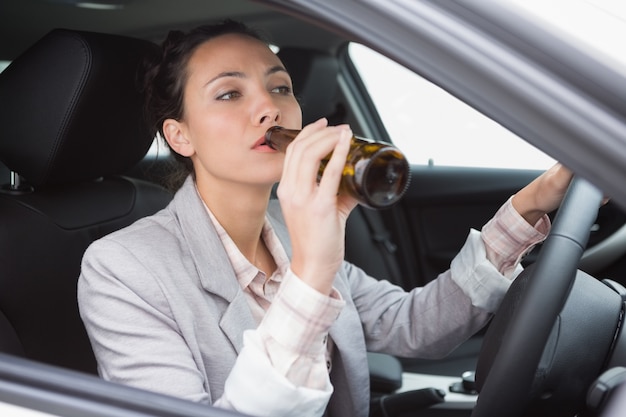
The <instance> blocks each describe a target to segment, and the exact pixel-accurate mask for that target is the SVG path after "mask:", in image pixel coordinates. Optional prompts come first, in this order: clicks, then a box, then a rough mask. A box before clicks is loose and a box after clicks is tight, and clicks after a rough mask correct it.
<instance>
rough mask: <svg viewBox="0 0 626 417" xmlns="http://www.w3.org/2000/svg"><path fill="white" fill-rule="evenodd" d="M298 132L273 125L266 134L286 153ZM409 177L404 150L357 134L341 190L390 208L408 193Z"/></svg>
mask: <svg viewBox="0 0 626 417" xmlns="http://www.w3.org/2000/svg"><path fill="white" fill-rule="evenodd" d="M298 133H300V130H297V129H285V128H283V127H281V126H273V127H271V128H269V129H268V131H267V132H266V133H265V143H266V144H267V145H268V146H269V147H270V148H272V149H275V150H277V151H280V152H285V150H286V149H287V145H289V143H291V141H292V140H293V139H295V137H296V136H297V135H298ZM329 159H330V155H328V156H327V157H326V158H324V159H323V160H322V162H321V164H320V169H319V172H318V175H317V178H318V181H319V180H320V179H321V177H322V173H323V172H324V168H325V167H326V164H327V163H328V160H329ZM409 178H410V168H409V163H408V161H407V159H406V157H405V156H404V154H403V153H402V152H400V150H398V149H397V148H395V147H394V146H392V145H391V144H389V143H385V142H377V141H374V140H371V139H365V138H361V137H357V136H353V137H352V141H351V143H350V151H349V153H348V157H347V159H346V165H345V166H344V168H343V174H342V178H341V183H340V185H339V193H348V194H350V195H351V196H353V197H354V198H356V199H357V200H358V201H359V203H360V204H361V205H364V206H366V207H369V208H374V209H381V208H386V207H389V206H391V205H392V204H394V203H396V202H397V201H398V200H399V199H400V198H401V197H402V196H403V195H404V193H405V192H406V190H407V188H408V185H409Z"/></svg>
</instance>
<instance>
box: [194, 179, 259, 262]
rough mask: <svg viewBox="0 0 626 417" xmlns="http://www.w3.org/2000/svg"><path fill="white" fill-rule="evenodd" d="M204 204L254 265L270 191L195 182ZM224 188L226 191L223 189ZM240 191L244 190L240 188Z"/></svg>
mask: <svg viewBox="0 0 626 417" xmlns="http://www.w3.org/2000/svg"><path fill="white" fill-rule="evenodd" d="M196 185H197V187H198V192H199V193H200V196H201V198H202V200H203V201H204V203H205V204H206V205H207V207H208V208H209V210H211V213H213V215H214V216H215V218H216V219H217V221H218V222H219V223H220V224H221V225H222V227H223V228H224V230H226V232H227V233H228V235H229V236H230V238H231V239H232V240H233V242H234V243H235V245H237V247H238V248H239V250H240V251H241V253H242V254H243V255H244V256H245V257H246V258H247V259H248V260H249V261H250V262H252V263H255V264H256V258H257V254H258V253H259V252H260V251H261V252H263V250H262V248H260V247H259V246H260V245H263V242H262V236H261V234H262V232H263V224H264V222H265V213H266V211H267V206H268V203H269V197H270V192H271V188H268V189H264V188H262V187H256V188H254V187H250V186H239V187H238V186H236V185H232V184H231V185H229V186H228V187H219V186H216V185H215V184H211V185H209V184H205V183H202V181H199V182H197V183H196ZM226 188H227V189H226ZM241 188H244V189H241Z"/></svg>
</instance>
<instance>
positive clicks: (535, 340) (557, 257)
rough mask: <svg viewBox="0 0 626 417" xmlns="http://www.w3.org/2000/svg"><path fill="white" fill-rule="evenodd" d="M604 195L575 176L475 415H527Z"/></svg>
mask: <svg viewBox="0 0 626 417" xmlns="http://www.w3.org/2000/svg"><path fill="white" fill-rule="evenodd" d="M602 197H603V195H602V193H601V192H600V191H599V190H598V189H597V188H595V187H594V186H593V185H592V184H590V183H589V182H587V181H585V180H583V179H581V178H578V177H576V178H574V179H573V180H572V183H571V184H570V187H569V189H568V192H567V194H566V196H565V198H564V200H563V203H562V204H561V207H560V209H559V211H558V213H557V215H556V217H555V219H554V223H553V226H552V230H551V231H550V234H549V235H548V237H547V238H546V240H545V242H544V244H543V247H542V249H541V252H540V254H539V256H538V258H537V261H536V262H535V264H534V269H533V274H532V276H531V277H530V279H529V282H528V284H527V285H526V288H525V289H524V291H523V292H522V293H521V299H520V302H519V305H518V307H517V309H516V310H515V312H514V313H513V315H512V316H511V319H510V321H509V324H508V326H507V329H506V331H505V333H504V336H503V338H502V341H501V344H500V346H499V348H498V351H497V354H496V356H495V358H493V361H492V363H491V366H490V369H489V371H488V374H487V375H486V376H484V381H483V382H482V383H481V385H482V386H481V389H480V395H479V398H478V401H477V404H476V407H475V408H474V410H473V412H472V417H491V416H498V415H507V416H512V417H515V416H521V415H522V413H523V410H524V405H525V404H526V402H527V399H528V392H529V390H530V389H531V387H532V384H533V381H534V378H535V370H536V369H537V366H538V364H539V361H540V358H541V355H542V353H543V350H544V347H545V345H546V343H547V341H548V338H549V336H550V333H551V331H552V328H553V325H554V322H555V320H556V318H557V316H558V315H559V313H560V311H561V309H562V308H563V306H564V305H565V302H566V300H567V297H568V295H569V291H570V289H571V287H572V285H573V282H574V279H575V276H576V272H577V269H578V263H579V261H580V258H581V256H582V254H583V252H584V250H585V247H586V245H587V240H588V238H589V232H590V230H591V226H592V225H593V223H594V221H595V219H596V217H597V212H598V208H599V207H600V204H601V201H602ZM478 378H479V375H478V374H477V379H478Z"/></svg>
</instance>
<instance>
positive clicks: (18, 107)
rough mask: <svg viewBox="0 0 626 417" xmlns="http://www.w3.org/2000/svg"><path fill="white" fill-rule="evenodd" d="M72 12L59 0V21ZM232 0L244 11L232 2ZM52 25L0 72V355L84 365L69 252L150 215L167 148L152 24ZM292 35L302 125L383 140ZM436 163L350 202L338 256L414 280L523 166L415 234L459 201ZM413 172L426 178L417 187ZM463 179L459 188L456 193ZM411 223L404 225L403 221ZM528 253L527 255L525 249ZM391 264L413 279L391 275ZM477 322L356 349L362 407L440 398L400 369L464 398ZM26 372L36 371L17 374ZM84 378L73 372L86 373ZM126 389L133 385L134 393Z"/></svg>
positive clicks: (432, 271) (284, 22)
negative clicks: (445, 351) (366, 351)
mask: <svg viewBox="0 0 626 417" xmlns="http://www.w3.org/2000/svg"><path fill="white" fill-rule="evenodd" d="M189 3H190V9H191V11H192V10H193V9H194V7H197V8H198V10H204V9H205V8H206V7H208V6H206V5H201V4H200V3H202V2H201V1H197V2H195V1H192V2H189ZM194 5H195V6H194ZM233 7H234V6H233ZM249 7H250V9H249V10H248V12H249V13H250V17H249V18H248V20H249V22H248V23H251V24H253V25H254V24H259V25H261V26H263V27H264V28H267V29H268V30H271V32H272V35H273V36H276V37H277V38H279V39H286V38H289V32H290V28H292V27H294V25H305V24H304V23H302V22H299V21H297V20H293V19H290V18H287V17H286V16H285V17H280V16H275V15H268V14H267V11H266V10H264V9H262V8H261V6H258V5H255V4H254V3H251V4H250V5H249ZM232 12H233V10H231V9H229V7H228V6H223V10H220V13H221V14H223V16H221V17H226V16H228V15H229V14H231V13H232ZM73 13H75V12H74V11H72V10H71V9H67V18H68V19H70V20H68V22H70V21H71V18H74V17H73V16H72V14H73ZM237 13H240V15H241V16H243V17H244V20H246V12H245V11H244V12H241V11H238V12H237ZM255 13H258V14H255ZM192 20H193V19H191V18H190V17H187V23H185V24H183V26H194V25H195V23H196V22H193V24H192V23H190V22H191V21H192ZM63 23H64V22H63V21H62V20H61V21H58V22H56V26H55V27H53V28H50V30H48V31H47V32H46V33H40V34H39V35H38V37H37V38H36V39H35V38H33V37H32V36H31V39H30V40H29V42H30V43H29V44H28V45H26V44H17V43H16V45H15V49H16V51H19V53H17V52H16V54H15V58H13V59H12V62H11V64H10V65H9V66H8V67H7V68H6V69H5V70H4V71H3V72H1V73H0V123H1V125H2V126H4V127H5V129H4V131H3V133H2V135H0V183H1V187H2V188H1V189H0V264H1V265H3V268H2V273H1V274H0V352H1V353H0V355H2V354H8V355H13V356H15V357H19V358H21V359H19V360H32V361H35V362H38V363H40V364H41V366H42V368H41V369H40V372H41V373H42V374H45V373H46V372H47V371H48V370H49V369H48V368H47V366H50V365H51V366H53V367H60V368H62V369H65V370H70V371H71V372H73V371H78V372H80V373H85V374H89V375H97V370H96V363H95V359H94V356H93V353H92V351H91V347H90V344H89V340H88V338H87V335H86V332H85V329H84V327H83V324H82V321H81V319H80V317H79V314H78V307H77V302H76V282H77V279H78V276H79V273H80V261H81V259H82V255H83V253H84V251H85V249H86V248H87V246H88V245H89V244H90V243H91V242H93V241H94V240H96V239H98V238H100V237H102V236H104V235H106V234H108V233H110V232H112V231H115V230H118V229H120V228H123V227H125V226H127V225H130V224H131V223H133V222H134V221H135V220H137V219H139V218H141V217H144V216H148V215H150V214H153V213H155V212H156V211H158V210H160V209H162V208H163V207H165V206H166V205H167V204H168V202H169V201H170V199H171V198H172V191H171V190H169V189H168V188H167V183H166V175H167V172H168V168H169V167H170V166H171V164H172V160H171V156H170V155H169V154H168V152H167V150H166V149H165V147H164V145H162V144H161V145H156V151H154V147H155V140H154V138H153V137H150V135H149V133H148V131H147V129H146V127H145V126H144V125H143V124H142V120H143V107H142V99H141V88H140V85H139V82H138V73H140V71H141V68H142V64H143V60H144V59H146V58H149V57H150V56H151V54H154V53H157V52H156V48H155V44H156V43H158V40H159V38H160V37H161V36H162V34H163V32H164V31H163V30H161V28H160V27H158V26H152V27H149V28H145V29H143V28H142V29H138V32H139V33H130V32H132V31H131V30H130V29H127V28H124V21H120V22H119V23H118V25H119V27H118V28H117V31H118V32H119V33H116V34H113V33H111V32H110V31H109V30H107V32H108V33H104V32H105V31H104V30H103V31H102V32H99V31H98V27H97V26H96V27H94V30H93V31H92V30H82V29H69V28H65V27H64V25H63ZM164 24H165V23H164ZM68 26H70V25H69V24H68ZM157 29H159V30H157ZM308 36H317V37H318V39H316V41H318V42H321V43H323V44H325V45H326V46H327V47H326V49H325V50H320V49H317V48H316V47H315V45H314V43H313V42H309V41H308V40H307V39H298V41H297V42H293V43H294V44H295V45H294V46H291V45H288V46H285V47H281V48H280V50H279V51H278V56H279V57H280V58H281V60H282V61H283V63H284V64H285V66H286V68H287V69H288V71H289V72H290V74H291V76H292V79H293V81H294V88H295V94H296V96H297V97H298V99H299V101H300V103H301V107H302V111H303V123H305V124H306V123H309V122H312V121H314V120H317V119H318V118H320V117H327V118H328V119H329V122H330V124H338V123H350V124H351V125H352V127H353V129H355V130H357V131H358V130H361V131H362V132H363V133H364V134H366V135H375V136H378V137H382V138H385V139H389V138H386V134H385V132H383V131H382V130H376V125H377V123H367V122H364V118H365V119H367V118H375V117H376V116H375V115H374V112H372V113H366V112H363V111H361V112H359V111H356V110H355V109H354V108H351V106H350V99H349V98H348V97H346V96H345V95H344V92H343V90H342V89H341V88H340V83H348V82H350V81H348V80H346V79H345V78H344V77H342V72H341V71H342V70H341V69H340V61H339V59H338V57H337V56H335V55H330V54H329V53H328V51H332V50H333V48H335V49H339V48H341V47H342V46H341V44H340V43H339V42H340V40H341V38H340V37H333V36H330V35H329V34H328V33H327V32H324V31H322V30H321V29H317V28H314V27H313V26H312V27H311V29H310V30H309V32H308ZM319 38H321V41H320V39H319ZM309 43H311V45H308V44H309ZM348 67H349V66H348ZM364 101H365V102H367V100H364ZM365 107H367V106H365ZM376 122H378V124H380V123H379V121H378V120H376ZM444 173H446V174H448V175H449V179H448V178H447V177H446V176H445V175H443V176H441V175H437V177H436V178H433V179H431V178H430V177H429V176H430V175H431V171H429V170H426V169H425V168H424V167H413V172H412V190H410V191H409V193H408V194H407V196H406V200H407V203H406V206H405V207H398V208H394V209H391V210H387V211H383V212H379V211H375V210H370V209H366V208H363V207H358V208H357V209H355V211H354V212H353V213H352V214H351V216H350V218H349V221H348V226H347V232H346V241H347V243H346V260H348V261H350V262H353V263H355V264H356V265H358V266H360V267H361V268H363V269H364V270H365V271H367V272H368V273H370V274H371V275H372V276H376V277H381V278H382V279H388V280H390V281H391V282H394V283H396V284H398V285H400V286H403V287H404V288H406V289H410V288H412V287H414V286H416V285H423V284H425V283H426V282H427V281H428V279H432V278H433V277H434V276H436V274H437V273H438V272H441V271H442V270H444V269H446V268H447V265H448V263H449V259H450V257H451V256H453V254H454V252H455V251H456V250H458V248H459V247H460V245H461V244H462V243H463V240H464V238H465V236H466V233H467V227H468V226H469V227H476V228H478V227H480V226H481V225H482V224H483V222H484V221H486V220H487V219H488V218H489V217H490V216H491V215H492V214H493V210H492V207H495V208H497V207H498V206H499V204H501V203H502V202H503V201H504V199H506V197H507V196H508V195H510V193H511V190H512V189H513V190H514V189H516V188H519V187H521V186H523V185H524V184H526V183H527V182H529V180H530V179H532V178H533V177H534V176H536V174H537V172H533V171H530V172H526V171H524V172H521V171H508V173H507V174H505V176H500V177H499V180H500V181H501V183H500V184H498V185H497V186H496V187H495V189H494V190H492V191H490V192H489V193H487V192H486V191H485V192H482V191H480V192H474V190H471V189H466V190H465V191H464V193H465V195H464V199H463V203H464V202H466V201H473V202H474V203H475V205H473V206H472V207H470V209H469V210H468V211H470V212H472V214H475V216H473V217H472V219H471V220H467V219H464V220H463V222H462V225H458V224H456V223H452V224H445V225H442V224H438V225H437V226H436V227H435V226H433V227H432V230H433V232H430V231H429V230H430V229H429V226H428V225H429V224H431V223H430V221H429V219H430V218H431V217H428V216H434V218H435V219H437V220H438V221H443V220H441V219H449V218H455V213H457V211H456V210H458V209H459V206H460V205H461V204H460V203H459V202H457V201H455V200H454V199H451V198H449V196H447V195H444V194H439V195H438V194H437V192H438V191H440V190H441V189H440V188H437V187H432V185H433V184H445V186H446V187H447V184H448V183H449V182H453V181H454V179H455V178H456V177H457V174H458V172H457V171H455V170H454V169H450V170H445V171H444ZM491 174H493V172H491V171H489V170H478V171H472V173H471V174H470V177H469V180H472V181H474V182H475V183H476V184H482V183H481V181H482V179H483V178H486V177H487V176H489V175H491ZM507 175H508V176H507ZM424 181H425V182H426V184H428V187H421V188H420V187H418V185H421V183H422V182H424ZM437 181H439V183H438V182H437ZM442 187H443V186H442ZM481 192H482V193H483V194H484V196H483V197H484V198H482V199H481V197H480V196H481ZM472 193H473V194H474V195H475V196H476V199H475V200H471V199H469V197H467V194H472ZM424 201H428V202H429V203H427V204H424V203H423V202H424ZM486 206H487V207H488V208H485V207H486ZM474 212H475V213H474ZM411 214H415V218H416V219H418V220H416V221H415V222H414V223H413V222H411V221H408V220H407V217H408V216H409V215H411ZM605 219H606V220H605ZM459 221H461V220H459ZM424 223H426V224H424ZM598 224H599V227H598V230H596V233H595V235H592V238H591V239H592V240H591V246H593V245H596V244H599V243H601V242H603V241H605V240H606V239H607V237H611V236H614V235H615V233H616V231H620V230H622V229H623V228H624V225H625V224H626V215H624V213H623V211H622V210H621V209H619V208H618V207H615V206H613V205H608V206H607V207H606V208H604V209H603V211H601V215H600V217H599V219H598ZM422 226H423V227H422ZM417 229H419V230H420V232H419V233H418V232H415V233H413V232H414V230H417ZM450 229H455V231H453V232H452V231H451V232H450V235H451V236H452V235H454V239H453V240H452V239H451V238H450V236H439V235H435V236H433V235H432V234H435V233H441V232H435V230H438V231H440V230H444V231H446V232H447V231H448V230H450ZM457 229H460V230H457ZM430 233H432V234H430ZM457 234H458V235H457ZM416 240H419V241H416ZM426 240H428V241H431V242H433V246H435V247H436V249H437V250H440V252H437V251H434V252H433V253H435V256H428V255H431V254H423V253H420V252H418V255H413V254H412V253H409V252H410V251H411V248H413V247H416V246H420V244H421V243H423V241H426ZM450 242H452V243H450ZM588 255H589V256H588V259H587V261H586V262H587V265H588V269H594V268H598V267H601V268H603V269H602V271H603V272H605V273H607V274H612V273H613V274H619V273H621V272H622V271H624V270H626V261H624V260H623V258H624V257H623V256H622V255H623V253H622V252H619V251H618V252H615V251H613V252H612V255H610V256H612V258H611V259H608V260H607V259H606V256H607V255H606V252H602V254H600V255H599V257H600V258H601V260H600V261H598V260H597V259H598V258H597V257H594V256H593V255H594V254H593V253H588ZM534 259H535V254H534V253H533V254H531V255H530V256H529V257H527V258H526V260H525V262H526V264H529V263H531V262H532V261H533V260H534ZM599 264H600V266H598V265H599ZM418 265H419V266H418ZM607 265H608V267H607ZM406 276H410V277H415V278H412V279H410V280H407V279H406ZM427 277H430V278H427ZM483 335H484V332H481V333H480V334H478V335H476V336H475V337H473V338H472V339H470V340H469V341H467V342H466V343H465V344H463V345H461V346H460V347H459V348H458V349H457V350H455V351H454V352H453V353H452V354H451V355H450V356H448V357H446V358H444V359H441V360H420V359H409V358H395V357H391V356H388V355H381V354H375V353H372V354H371V355H370V357H369V360H370V362H369V364H368V365H369V367H370V372H371V390H372V406H373V408H372V416H374V415H377V414H376V413H380V412H381V411H380V409H379V408H378V407H379V405H380V401H381V399H383V398H384V400H385V401H387V405H386V408H385V409H386V410H387V411H389V416H391V415H403V413H408V412H414V411H415V410H423V409H424V408H426V407H429V406H431V405H433V404H437V403H440V402H442V400H443V394H442V393H441V392H440V391H439V390H438V389H435V388H432V387H424V388H420V389H406V390H404V391H402V392H396V391H397V390H398V389H400V388H401V387H402V385H403V382H406V380H404V381H403V378H406V373H415V374H425V375H433V376H435V377H439V376H441V377H444V376H445V377H453V378H454V379H455V380H458V383H457V384H456V386H455V388H454V389H455V390H456V392H458V393H459V394H460V395H466V396H467V397H466V398H467V402H468V403H472V402H473V401H475V394H476V392H475V386H474V380H473V371H474V370H475V369H476V366H477V361H478V355H479V352H480V349H481V345H482V340H483ZM16 360H18V359H16ZM36 366H40V365H39V364H37V365H36ZM34 369H38V368H34ZM467 371H469V373H467ZM0 372H9V373H10V372H12V371H11V370H10V369H9V370H5V371H3V370H2V369H0ZM29 378H33V379H36V378H35V377H34V376H32V375H31V376H29ZM447 380H448V379H446V381H447ZM89 381H90V380H89V379H85V384H86V385H87V386H89V384H90V382H89ZM111 389H112V390H115V388H111ZM394 393H395V394H394ZM137 395H138V396H139V398H144V397H141V395H144V394H139V393H137ZM145 395H147V397H145V400H146V401H150V400H151V399H152V397H149V394H145ZM155 400H156V397H155ZM131 403H132V401H131ZM133 406H134V407H135V406H137V405H136V404H135V405H133ZM181 407H183V409H184V413H183V412H182V411H181V414H180V415H188V416H193V415H201V414H200V412H201V411H200V409H197V410H196V409H192V408H184V407H186V406H182V405H181ZM470 407H471V406H470ZM196 413H197V414H196ZM85 415H90V414H85ZM94 415H95V414H94ZM120 415H122V414H120ZM172 415H174V414H172ZM224 415H226V414H224ZM385 415H386V414H385ZM420 415H428V414H420ZM433 415H435V414H433ZM436 415H444V414H441V413H440V414H436Z"/></svg>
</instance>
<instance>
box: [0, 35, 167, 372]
mask: <svg viewBox="0 0 626 417" xmlns="http://www.w3.org/2000/svg"><path fill="white" fill-rule="evenodd" d="M157 51H158V48H157V47H156V45H154V44H152V43H150V42H147V41H142V40H138V39H132V38H128V37H123V36H117V35H106V34H99V33H92V32H81V31H72V30H65V29H55V30H53V31H51V32H50V33H48V34H47V35H45V36H44V37H43V38H42V39H41V40H39V41H38V42H37V43H36V44H34V45H33V46H32V47H31V48H29V49H28V50H27V51H26V52H25V53H23V54H22V55H21V56H19V57H18V58H17V59H15V60H14V61H13V62H12V63H11V65H10V66H9V67H8V68H6V69H5V71H4V72H2V73H1V74H0V124H1V125H2V126H3V129H2V133H0V161H2V163H3V164H4V165H5V166H6V167H7V168H8V169H9V170H10V178H7V179H6V182H7V184H5V185H3V186H2V189H1V191H0V351H2V352H8V353H11V354H14V355H19V356H23V357H26V358H29V359H32V360H36V361H40V362H44V363H48V364H53V365H58V366H62V367H65V368H70V369H75V370H79V371H84V372H89V373H96V363H95V359H94V356H93V353H92V350H91V346H90V343H89V340H88V338H87V334H86V332H85V329H84V327H83V324H82V321H81V319H80V317H79V314H78V306H77V301H76V283H77V280H78V276H79V273H80V262H81V259H82V256H83V252H84V250H85V249H86V248H87V246H88V245H89V244H90V243H91V242H92V241H94V240H95V239H98V238H100V237H102V236H103V235H106V234H108V233H110V232H112V231H115V230H117V229H120V228H122V227H124V226H127V225H129V224H130V223H132V222H134V221H135V220H137V219H139V218H141V217H144V216H146V215H150V214H153V213H154V212H156V211H157V210H159V209H161V208H162V207H164V206H165V205H166V204H167V203H168V202H169V201H170V199H171V194H170V193H169V192H168V191H166V190H165V189H164V188H162V187H160V186H158V185H155V184H153V183H150V182H148V181H144V180H140V179H136V178H130V177H127V176H123V175H121V173H123V172H125V171H126V170H128V169H130V168H131V167H132V166H134V165H136V164H137V163H138V161H140V160H141V158H142V157H143V156H144V154H145V153H146V151H147V150H148V148H149V146H150V144H151V143H152V141H153V138H152V137H151V136H150V134H149V132H148V129H147V128H146V126H145V125H144V123H143V118H142V114H143V109H142V107H143V104H142V94H141V92H140V89H139V85H138V83H137V80H138V77H137V76H138V71H139V69H140V68H141V65H142V62H143V59H144V57H147V56H150V54H154V53H157Z"/></svg>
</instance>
